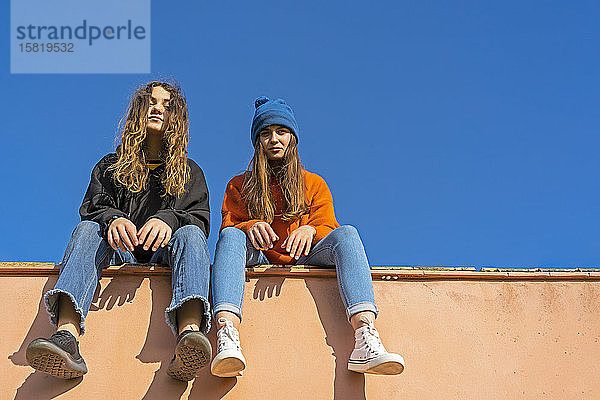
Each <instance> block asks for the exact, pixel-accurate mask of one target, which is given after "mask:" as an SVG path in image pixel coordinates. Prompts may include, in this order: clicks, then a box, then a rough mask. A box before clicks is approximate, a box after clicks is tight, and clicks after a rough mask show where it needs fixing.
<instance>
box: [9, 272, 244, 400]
mask: <svg viewBox="0 0 600 400" xmlns="http://www.w3.org/2000/svg"><path fill="white" fill-rule="evenodd" d="M57 279H58V278H57V277H50V278H48V280H47V281H46V283H45V285H44V288H43V289H42V291H41V293H40V301H39V305H38V311H37V314H36V317H35V319H34V321H33V323H32V324H31V327H30V328H29V331H28V332H27V334H26V335H25V337H24V339H23V341H22V343H21V345H20V346H19V349H18V350H17V351H15V352H14V353H13V354H12V355H10V356H9V357H8V358H9V359H10V360H11V361H12V363H13V364H14V365H16V366H28V364H27V360H26V358H25V352H26V349H27V346H28V345H29V343H30V342H31V341H32V340H34V339H36V338H38V337H49V336H50V335H52V333H53V332H54V327H53V326H52V325H51V324H50V321H49V316H48V313H47V312H46V306H45V304H44V294H45V293H46V292H47V291H48V290H51V289H52V288H53V287H54V285H55V284H56V281H57ZM143 279H144V278H141V277H135V276H120V277H119V278H118V279H111V281H110V282H109V284H108V285H107V286H106V287H105V288H104V289H103V290H102V292H100V285H98V287H97V288H96V293H94V300H93V301H92V306H91V307H90V313H89V314H88V317H87V318H94V315H93V313H94V312H95V311H98V310H102V309H106V310H111V309H112V308H113V307H114V306H118V307H120V306H122V305H124V304H125V303H126V302H128V301H132V300H133V298H134V297H135V294H136V291H137V289H138V288H139V287H140V285H141V283H142V281H143ZM146 279H150V289H151V291H152V310H151V314H150V323H149V325H148V332H147V334H146V341H145V343H144V345H143V347H142V349H141V351H140V353H139V354H138V355H137V357H136V358H137V359H138V360H140V361H141V362H142V363H156V362H160V367H159V368H158V369H157V370H156V371H155V372H154V378H153V380H152V382H151V384H150V386H149V387H148V389H147V391H146V394H145V395H144V397H143V399H165V398H169V399H179V398H181V396H182V395H183V393H184V392H185V391H186V390H187V387H188V385H189V384H190V383H186V382H180V381H177V380H174V379H172V378H170V377H169V376H168V375H167V374H166V369H167V366H168V365H169V362H170V361H171V358H172V357H173V349H174V346H175V338H174V337H173V334H172V332H171V329H170V328H169V326H168V325H167V323H166V322H165V308H166V307H167V306H168V304H169V302H170V293H171V287H170V282H169V280H167V279H164V278H163V277H151V278H146ZM168 337H172V338H173V339H171V340H165V338H168ZM208 337H209V339H210V341H211V344H212V346H213V349H215V348H216V344H215V343H216V335H215V330H214V329H212V330H211V333H210V334H209V335H208ZM90 373H93V371H92V372H90ZM84 379H85V377H83V378H78V379H73V380H62V379H56V378H54V377H52V376H50V375H47V374H44V373H41V372H37V371H35V372H32V373H31V374H30V375H29V376H28V377H27V378H26V379H25V380H24V381H23V383H22V384H21V386H20V387H19V388H18V389H17V393H16V395H15V400H16V399H28V400H29V399H52V398H55V397H57V396H59V395H61V394H63V393H65V392H68V391H69V390H71V389H73V388H74V387H76V386H77V385H79V384H80V383H81V382H82V381H83V380H84ZM236 382H237V380H236V378H228V379H223V378H216V377H214V376H212V375H211V373H210V368H209V367H207V368H204V369H202V371H201V374H200V375H199V376H198V377H197V378H196V379H195V380H194V381H193V382H192V383H191V384H192V385H193V387H192V390H191V393H190V395H189V399H200V398H202V399H221V398H222V397H223V396H225V394H227V393H228V392H229V391H230V390H231V389H232V388H233V387H234V386H235V384H236Z"/></svg>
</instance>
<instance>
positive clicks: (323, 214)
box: [307, 175, 340, 244]
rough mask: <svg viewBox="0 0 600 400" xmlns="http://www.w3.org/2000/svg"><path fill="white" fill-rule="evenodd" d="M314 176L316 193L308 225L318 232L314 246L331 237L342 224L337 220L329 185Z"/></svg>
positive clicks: (313, 197) (312, 201)
mask: <svg viewBox="0 0 600 400" xmlns="http://www.w3.org/2000/svg"><path fill="white" fill-rule="evenodd" d="M313 176H315V177H316V181H315V182H314V183H313V184H314V185H315V186H314V190H315V191H314V193H313V196H312V199H311V203H310V211H309V216H308V223H307V225H310V226H312V227H313V228H315V230H316V231H317V233H316V234H315V237H314V238H313V244H315V243H317V242H318V241H319V240H321V239H323V238H324V237H325V236H327V235H329V234H330V233H331V231H333V230H334V229H335V228H339V226H340V224H338V222H337V220H336V219H335V212H334V209H333V197H332V196H331V191H330V190H329V187H328V186H327V183H325V180H324V179H323V178H321V177H320V176H318V175H313Z"/></svg>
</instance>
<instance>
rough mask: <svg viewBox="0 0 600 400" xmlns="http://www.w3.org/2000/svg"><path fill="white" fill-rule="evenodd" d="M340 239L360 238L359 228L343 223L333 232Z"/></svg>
mask: <svg viewBox="0 0 600 400" xmlns="http://www.w3.org/2000/svg"><path fill="white" fill-rule="evenodd" d="M331 233H332V234H333V235H334V237H335V238H337V239H338V240H354V239H359V240H360V236H359V234H358V230H357V229H356V228H355V227H353V226H352V225H342V226H340V227H339V228H336V229H334V231H333V232H331Z"/></svg>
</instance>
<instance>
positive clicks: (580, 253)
mask: <svg viewBox="0 0 600 400" xmlns="http://www.w3.org/2000/svg"><path fill="white" fill-rule="evenodd" d="M180 3H185V4H180ZM3 5H4V10H3V12H2V16H1V17H0V18H1V19H0V21H2V24H3V26H4V28H3V30H2V31H3V32H4V40H3V41H1V42H0V52H1V53H2V54H3V55H4V56H3V59H2V60H3V62H2V67H1V71H0V73H1V75H0V76H1V78H0V79H1V84H2V89H3V90H2V96H1V99H0V105H1V106H2V111H3V113H2V116H3V122H2V124H1V126H2V133H3V140H4V147H3V149H4V151H3V156H2V158H1V161H0V162H1V163H2V164H1V168H0V179H1V182H2V183H3V189H2V193H3V194H2V196H1V197H0V211H1V213H2V224H1V227H2V233H1V240H0V261H54V262H58V261H60V259H61V258H62V254H63V251H64V248H65V246H66V244H67V242H68V239H69V237H70V234H71V231H72V229H73V228H74V226H75V225H76V224H77V223H78V221H79V215H78V212H77V210H78V207H79V205H80V203H81V200H82V198H83V194H84V192H85V189H86V187H87V184H88V182H89V175H90V171H91V168H92V167H93V165H94V164H95V163H96V162H97V161H98V159H99V158H101V157H102V156H103V155H104V154H105V153H108V152H111V151H113V149H114V143H115V139H114V138H115V134H116V125H117V122H118V120H119V118H120V117H121V116H122V114H123V113H124V112H125V109H126V106H127V104H128V101H129V96H130V94H131V92H132V90H133V89H134V88H135V87H136V86H137V85H138V84H139V83H143V82H145V81H148V80H150V79H153V78H157V77H161V76H167V77H173V78H175V79H177V80H178V81H179V82H180V84H181V85H182V87H183V88H184V90H185V93H186V96H187V99H188V105H189V110H190V114H191V117H190V118H191V126H190V135H191V141H190V148H189V153H190V156H191V157H192V158H193V159H194V160H195V161H196V162H197V163H198V164H199V165H200V166H201V167H202V168H203V169H204V171H205V174H206V177H207V182H208V185H209V189H210V195H211V208H212V214H211V216H212V227H211V228H212V229H211V234H210V238H209V248H210V250H211V253H212V252H213V251H214V247H215V243H216V239H217V234H218V230H219V225H220V212H219V211H220V207H221V202H222V198H223V192H224V189H225V184H226V182H227V181H228V180H229V179H230V178H231V177H232V176H234V175H236V174H238V173H240V172H241V171H242V170H244V168H245V167H246V165H247V163H248V161H249V159H250V157H251V147H250V139H249V125H250V119H251V116H252V112H253V105H252V103H253V100H254V98H255V97H256V96H258V95H267V96H273V97H283V98H285V99H287V100H288V102H289V103H290V104H291V105H292V106H293V108H294V110H295V112H296V116H297V119H298V122H299V125H300V129H301V135H300V155H301V158H302V160H303V162H304V164H305V166H306V168H307V169H308V170H310V171H313V172H316V173H318V174H320V175H322V176H323V177H325V179H326V181H327V183H328V184H329V186H330V188H331V190H332V192H333V196H334V203H335V207H336V213H337V218H338V221H339V222H340V223H342V224H352V225H355V226H356V227H358V229H359V231H360V233H361V236H362V238H363V241H364V243H365V247H366V250H367V254H368V256H369V259H370V261H371V263H372V264H373V265H382V264H396V265H406V264H411V265H500V266H509V265H512V266H584V265H587V266H591V265H600V235H599V232H600V228H598V226H599V222H600V209H599V206H598V198H599V197H600V186H599V180H598V178H597V174H598V171H600V160H599V157H598V149H599V147H600V137H599V127H600V123H599V122H600V118H599V117H600V111H599V110H600V108H599V104H600V53H599V51H598V45H599V43H600V27H599V25H598V21H599V17H600V4H599V3H598V2H594V1H578V2H568V1H552V2H547V1H528V2H522V1H503V2H494V3H493V4H492V2H481V1H455V2H445V1H437V2H431V1H410V2H407V1H381V2H346V1H325V2H323V1H312V0H310V1H302V2H282V1H255V2H225V3H224V2H214V1H213V2H206V1H198V2H166V1H162V2H160V1H152V14H151V15H152V17H151V18H152V33H151V38H152V39H151V40H152V64H151V65H152V66H151V68H152V72H153V73H152V74H147V75H145V74H139V75H135V74H107V75H101V74H96V75H83V74H82V75H71V74H64V75H61V74H57V75H50V74H44V75H11V74H10V72H9V71H10V70H9V65H10V62H9V57H8V54H9V48H8V47H9V43H10V42H9V26H10V24H9V12H8V10H9V5H8V2H3Z"/></svg>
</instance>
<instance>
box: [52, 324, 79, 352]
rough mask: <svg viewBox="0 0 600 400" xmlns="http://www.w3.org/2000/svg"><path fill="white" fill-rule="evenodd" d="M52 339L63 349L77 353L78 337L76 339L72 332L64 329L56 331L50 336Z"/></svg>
mask: <svg viewBox="0 0 600 400" xmlns="http://www.w3.org/2000/svg"><path fill="white" fill-rule="evenodd" d="M50 340H53V341H54V342H55V343H56V344H58V346H60V347H61V348H62V349H63V350H65V351H67V352H69V353H71V354H72V355H77V354H76V353H77V339H75V338H74V337H73V335H71V333H70V332H68V331H62V330H61V331H56V332H55V333H54V334H53V335H52V336H50Z"/></svg>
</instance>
